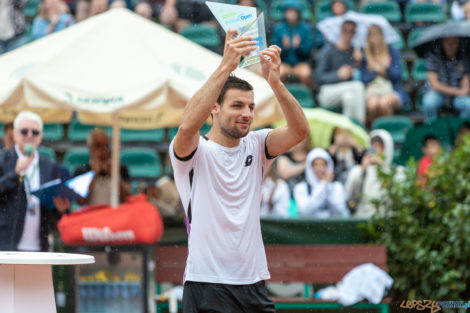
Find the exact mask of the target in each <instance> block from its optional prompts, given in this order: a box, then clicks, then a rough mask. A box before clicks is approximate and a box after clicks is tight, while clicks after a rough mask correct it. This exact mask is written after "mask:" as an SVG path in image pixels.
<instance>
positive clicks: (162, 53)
mask: <svg viewBox="0 0 470 313" xmlns="http://www.w3.org/2000/svg"><path fill="white" fill-rule="evenodd" d="M221 59H222V57H221V56H220V55H218V54H216V53H213V52H211V51H209V50H207V49H205V48H203V47H201V46H199V45H197V44H195V43H193V42H191V41H189V40H187V39H185V38H183V37H182V36H180V35H178V34H175V33H173V32H172V31H169V30H167V29H165V28H164V27H162V26H159V25H158V24H156V23H153V22H151V21H149V20H146V19H144V18H142V17H140V16H138V15H136V14H134V13H132V12H130V11H128V10H126V9H113V10H110V11H108V12H106V13H103V14H101V15H98V16H95V17H92V18H90V19H87V20H86V21H83V22H81V23H79V24H76V25H74V26H72V27H69V28H67V29H65V30H63V31H60V32H57V33H54V34H51V35H49V36H47V37H45V38H42V39H40V40H37V41H35V42H32V43H30V44H28V45H26V46H23V47H21V48H19V49H16V50H14V51H12V52H10V53H7V54H4V55H2V56H0V121H3V122H8V121H11V120H12V117H13V116H14V114H12V113H13V112H16V111H17V110H18V109H26V108H28V109H30V108H33V109H36V110H38V111H39V113H40V114H41V113H42V114H41V116H42V117H43V119H44V121H45V122H67V121H69V120H70V117H71V114H70V112H71V111H77V112H78V117H79V119H80V121H82V122H83V123H91V124H98V125H113V156H112V165H113V166H112V177H113V183H112V192H111V195H112V196H111V204H112V205H116V204H117V199H118V183H117V177H118V173H119V144H120V142H119V127H124V128H133V129H148V128H156V127H171V126H177V125H178V124H179V123H180V120H181V116H182V113H183V109H184V106H185V105H186V102H187V101H188V100H189V98H190V97H191V96H192V95H193V94H194V93H195V92H196V91H197V90H198V89H199V88H200V87H201V86H202V84H203V83H204V82H205V81H206V80H207V79H208V78H209V76H210V75H211V74H212V72H213V71H214V70H215V68H216V67H217V66H218V64H220V61H221ZM235 74H236V75H237V76H239V77H241V78H244V79H246V80H247V81H249V82H250V83H251V84H252V85H253V87H254V89H255V103H256V109H255V120H254V126H255V127H256V126H260V125H266V124H270V123H272V122H274V121H276V120H278V119H280V118H282V113H281V111H280V108H279V105H278V104H277V101H276V99H275V97H274V93H273V92H272V90H271V88H270V87H269V85H268V84H267V82H266V81H265V80H264V78H262V77H260V76H258V75H256V74H254V73H253V72H251V71H248V70H244V69H239V70H237V71H236V73H235Z"/></svg>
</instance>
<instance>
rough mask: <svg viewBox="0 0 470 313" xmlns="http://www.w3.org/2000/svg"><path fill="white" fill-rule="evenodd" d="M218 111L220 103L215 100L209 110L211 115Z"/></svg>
mask: <svg viewBox="0 0 470 313" xmlns="http://www.w3.org/2000/svg"><path fill="white" fill-rule="evenodd" d="M219 111H220V105H219V104H218V103H217V102H215V103H214V105H213V106H212V110H211V115H212V116H214V115H217V114H218V113H219Z"/></svg>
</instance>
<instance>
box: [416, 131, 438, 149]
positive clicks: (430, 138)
mask: <svg viewBox="0 0 470 313" xmlns="http://www.w3.org/2000/svg"><path fill="white" fill-rule="evenodd" d="M430 141H437V142H439V143H440V141H439V138H438V137H437V136H436V135H434V134H427V135H425V136H424V137H423V142H422V144H421V145H422V146H423V147H426V146H427V145H428V143H429V142H430Z"/></svg>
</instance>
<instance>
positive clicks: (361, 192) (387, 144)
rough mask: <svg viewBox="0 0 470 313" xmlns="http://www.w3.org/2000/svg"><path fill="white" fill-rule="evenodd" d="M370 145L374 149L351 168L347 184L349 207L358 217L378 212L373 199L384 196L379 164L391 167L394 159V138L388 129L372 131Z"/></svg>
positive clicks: (367, 216) (385, 168) (365, 216)
mask: <svg viewBox="0 0 470 313" xmlns="http://www.w3.org/2000/svg"><path fill="white" fill-rule="evenodd" d="M370 145H371V147H372V151H369V152H367V153H366V154H365V155H364V157H363V158H362V162H361V165H356V166H354V167H353V168H352V169H351V171H350V172H349V176H348V179H347V181H346V184H345V188H346V193H347V195H348V204H349V207H350V208H351V210H352V211H354V217H358V218H370V217H371V216H372V215H373V214H374V213H375V212H376V208H375V204H374V203H373V202H372V200H374V199H379V198H381V197H382V196H383V190H382V184H381V182H380V180H379V178H378V175H377V172H378V171H377V170H378V167H379V166H382V168H383V169H384V170H385V171H387V170H389V169H391V166H392V161H393V139H392V136H391V135H390V134H389V133H388V132H387V131H386V130H383V129H377V130H374V131H372V132H371V133H370Z"/></svg>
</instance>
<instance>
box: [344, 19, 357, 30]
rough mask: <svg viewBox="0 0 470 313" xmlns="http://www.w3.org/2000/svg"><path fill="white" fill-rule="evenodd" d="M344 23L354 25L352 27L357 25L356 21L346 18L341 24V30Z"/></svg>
mask: <svg viewBox="0 0 470 313" xmlns="http://www.w3.org/2000/svg"><path fill="white" fill-rule="evenodd" d="M346 25H352V26H354V28H356V26H357V25H356V22H354V21H353V20H346V21H344V22H343V24H341V30H343V29H344V26H346Z"/></svg>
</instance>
